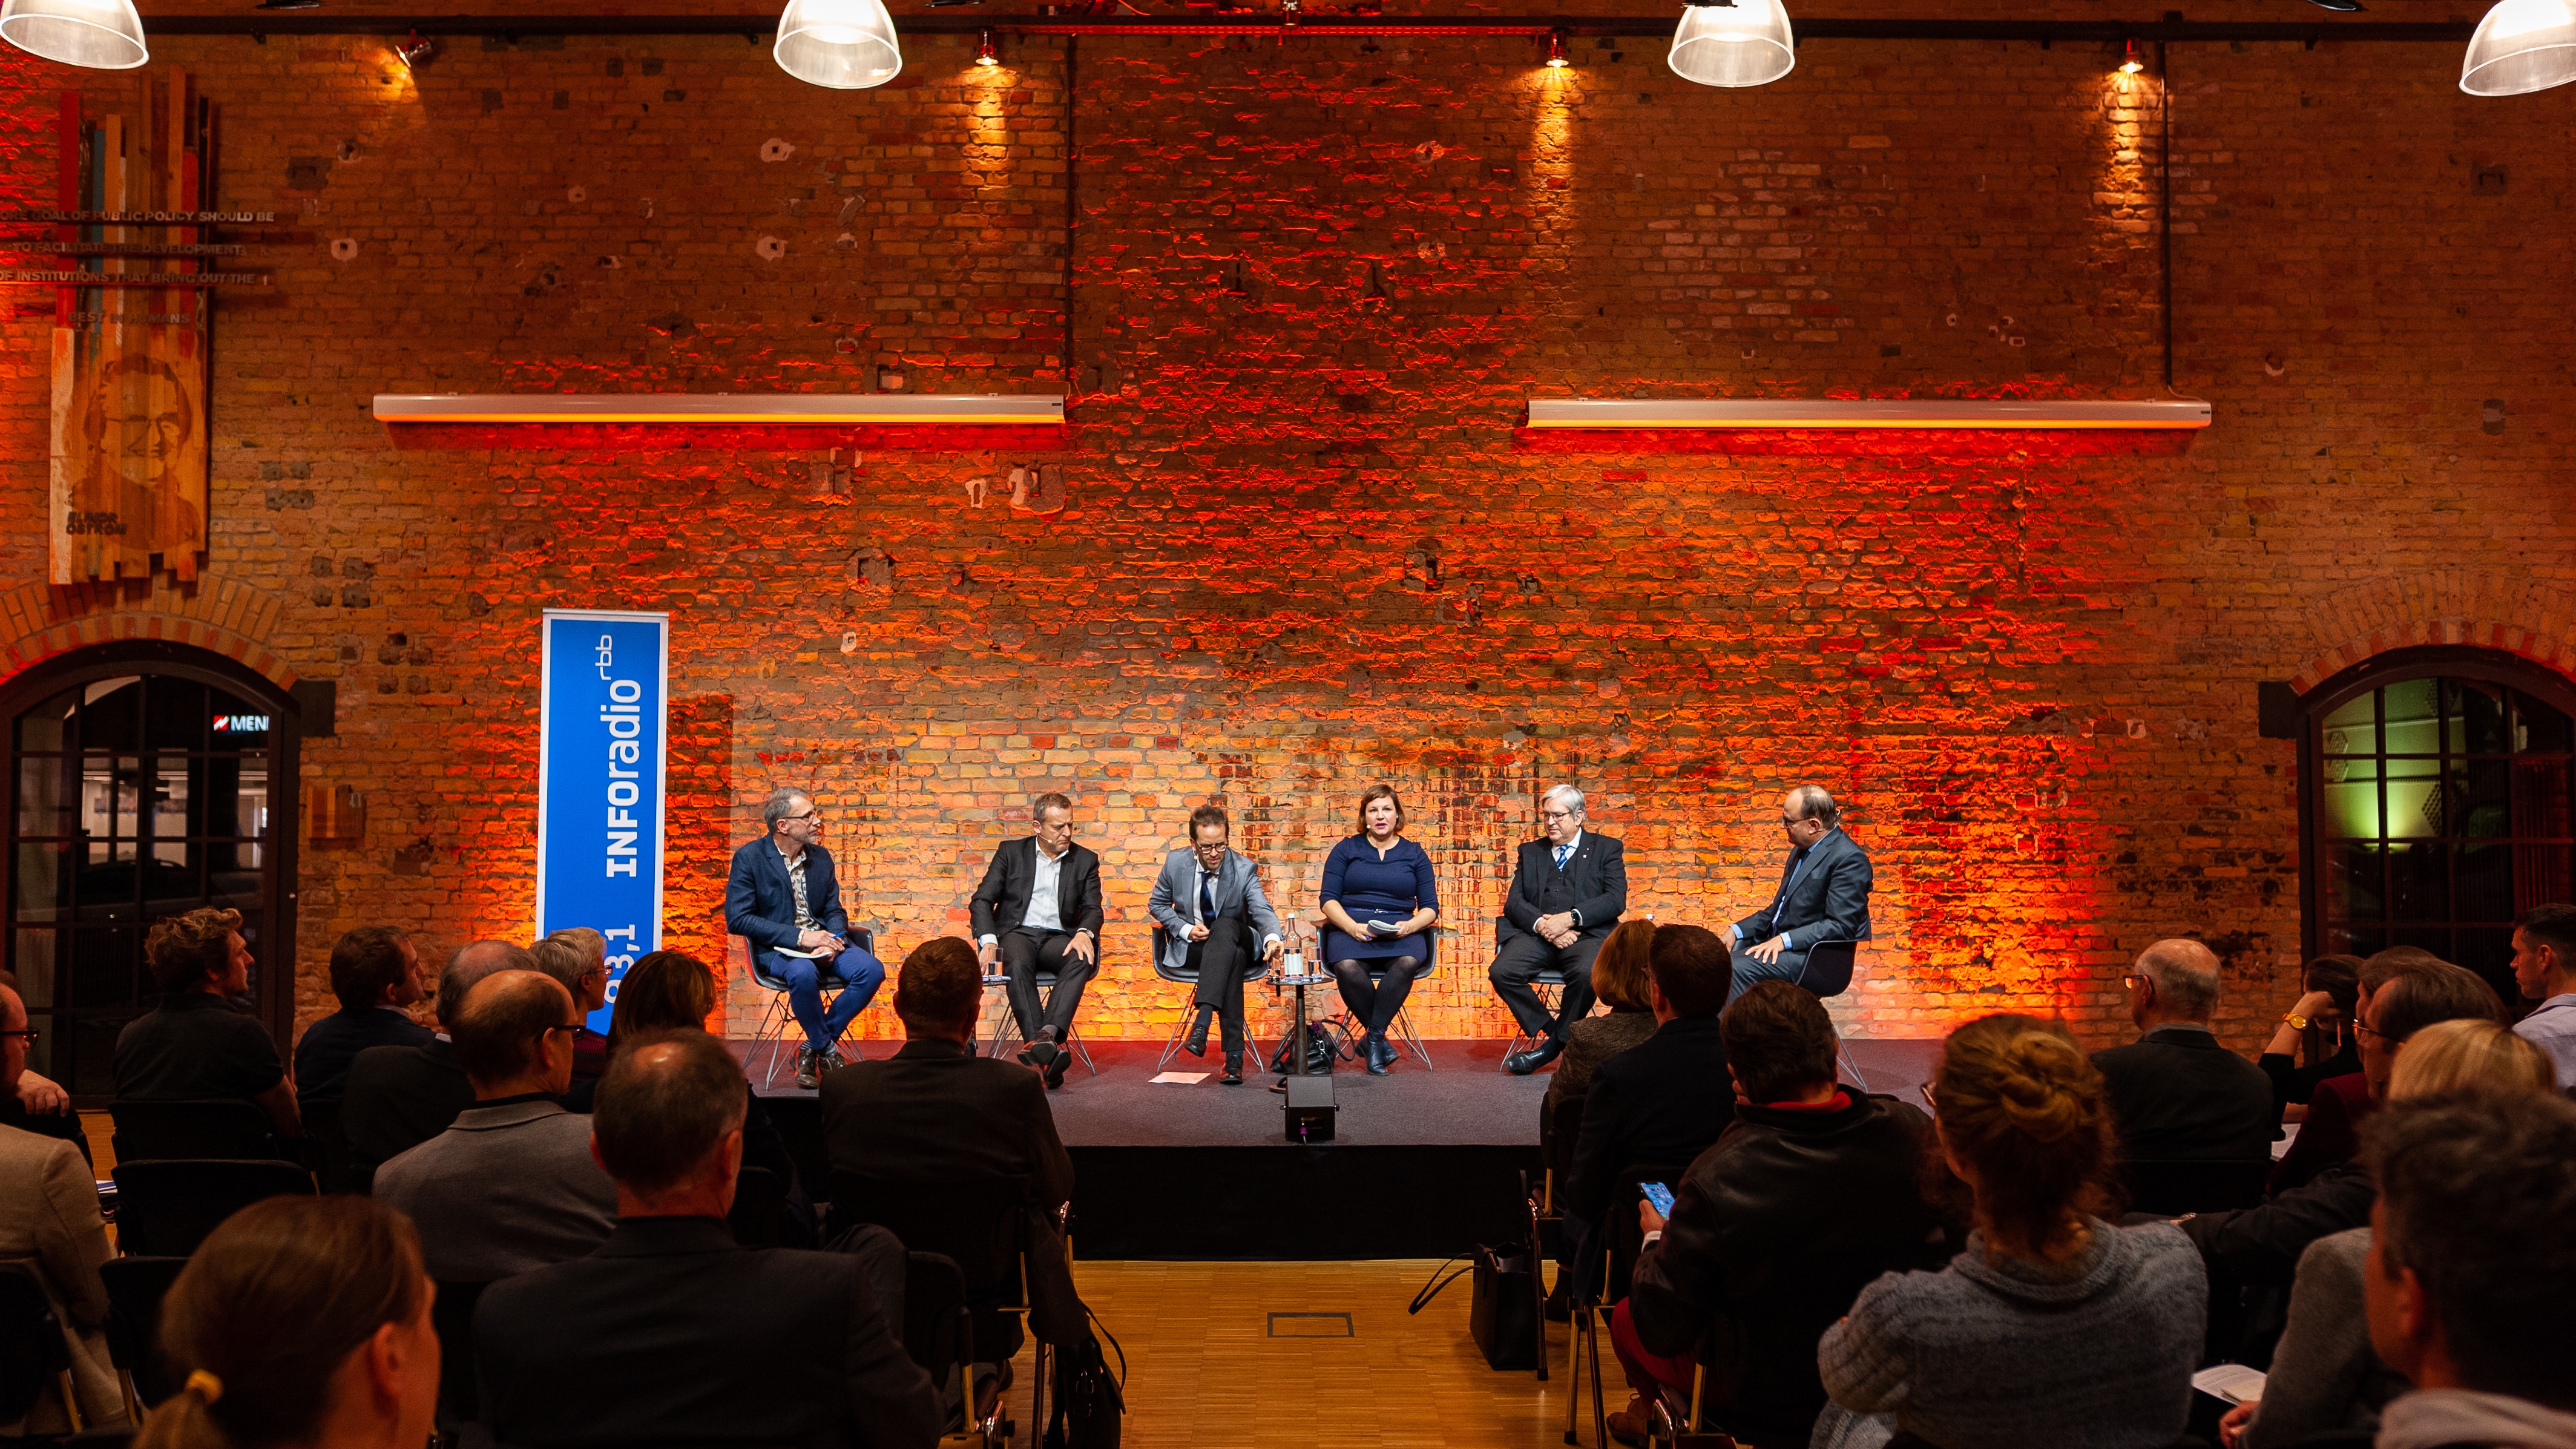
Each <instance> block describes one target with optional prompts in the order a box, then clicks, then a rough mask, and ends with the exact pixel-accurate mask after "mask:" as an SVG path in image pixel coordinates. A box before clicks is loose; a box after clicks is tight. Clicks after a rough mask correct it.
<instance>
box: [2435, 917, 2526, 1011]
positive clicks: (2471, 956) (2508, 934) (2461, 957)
mask: <svg viewBox="0 0 2576 1449" xmlns="http://www.w3.org/2000/svg"><path fill="white" fill-rule="evenodd" d="M2458 941H2459V944H2458V945H2457V946H2456V947H2455V948H2454V949H2456V950H2457V951H2458V952H2459V953H2460V954H2458V955H2457V956H2446V957H2444V958H2442V959H2444V960H2446V961H2449V962H2451V963H2452V964H2453V965H2456V966H2466V967H2468V968H2469V969H2470V970H2472V971H2475V972H2476V973H2478V974H2479V975H2480V976H2483V977H2485V978H2486V981H2487V984H2488V985H2489V986H2492V987H2494V988H2495V989H2496V994H2497V995H2498V996H2501V997H2503V998H2504V1004H2505V1005H2506V1006H2511V1005H2513V1003H2514V1000H2515V998H2516V997H2519V996H2520V995H2521V994H2522V988H2521V987H2519V986H2516V985H2515V984H2514V980H2513V928H2512V927H2510V926H2502V927H2496V928H2493V929H2489V930H2473V929H2468V928H2465V927H2464V928H2462V930H2461V931H2460V933H2459V937H2458Z"/></svg>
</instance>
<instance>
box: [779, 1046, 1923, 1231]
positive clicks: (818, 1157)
mask: <svg viewBox="0 0 2576 1449" xmlns="http://www.w3.org/2000/svg"><path fill="white" fill-rule="evenodd" d="M1089 1045H1090V1048H1091V1054H1092V1060H1093V1061H1094V1063H1095V1064H1096V1065H1097V1066H1098V1067H1099V1068H1100V1071H1099V1074H1098V1075H1096V1076H1095V1075H1093V1074H1091V1073H1089V1072H1086V1071H1084V1070H1083V1069H1082V1067H1081V1066H1080V1065H1079V1064H1077V1065H1076V1066H1075V1067H1074V1068H1073V1071H1072V1073H1071V1074H1070V1075H1068V1076H1067V1077H1066V1078H1065V1085H1064V1087H1063V1088H1062V1089H1061V1090H1059V1091H1057V1092H1055V1093H1054V1094H1053V1095H1052V1096H1051V1097H1050V1099H1049V1100H1050V1101H1051V1102H1052V1104H1053V1106H1054V1110H1055V1121H1056V1132H1057V1134H1058V1135H1059V1136H1061V1137H1062V1138H1063V1139H1064V1144H1065V1149H1066V1151H1067V1152H1069V1153H1070V1154H1071V1155H1072V1158H1073V1166H1074V1174H1075V1179H1076V1181H1077V1182H1078V1183H1079V1184H1080V1186H1079V1188H1078V1190H1077V1192H1076V1195H1075V1199H1074V1226H1073V1240H1074V1252H1075V1255H1076V1256H1078V1257H1083V1258H1096V1259H1178V1260H1189V1261H1202V1260H1225V1259H1242V1260H1341V1259H1348V1258H1445V1257H1449V1256H1451V1255H1453V1254H1458V1253H1463V1252H1465V1251H1467V1250H1468V1249H1469V1248H1470V1247H1472V1246H1473V1245H1474V1244H1476V1243H1479V1242H1486V1243H1501V1242H1506V1241H1509V1240H1511V1239H1512V1238H1513V1237H1514V1236H1515V1235H1516V1234H1515V1224H1516V1223H1518V1222H1519V1221H1520V1218H1519V1212H1520V1208H1519V1203H1520V1198H1521V1175H1522V1174H1523V1173H1524V1172H1526V1173H1528V1174H1529V1175H1530V1177H1532V1178H1535V1177H1537V1175H1538V1172H1539V1154H1538V1122H1539V1107H1540V1102H1541V1100H1542V1099H1543V1098H1544V1097H1545V1096H1546V1095H1547V1083H1548V1076H1549V1073H1548V1072H1538V1073H1535V1074H1533V1075H1530V1076H1527V1077H1514V1076H1509V1075H1506V1074H1505V1073H1504V1072H1503V1071H1502V1070H1501V1067H1502V1057H1503V1043H1502V1042H1500V1041H1497V1040H1491V1039H1486V1040H1478V1041H1438V1042H1430V1043H1427V1044H1426V1045H1427V1046H1428V1048H1429V1050H1430V1053H1431V1061H1432V1066H1431V1068H1430V1069H1427V1070H1426V1069H1425V1068H1424V1067H1423V1066H1422V1064H1421V1063H1420V1062H1419V1061H1418V1060H1416V1059H1414V1058H1413V1057H1411V1056H1410V1055H1408V1056H1407V1057H1406V1058H1405V1060H1404V1061H1402V1062H1401V1063H1399V1064H1398V1065H1397V1066H1396V1067H1395V1069H1394V1070H1393V1071H1391V1072H1389V1073H1388V1074H1387V1075H1386V1076H1383V1077H1372V1076H1369V1075H1368V1074H1367V1073H1366V1072H1364V1071H1362V1070H1360V1069H1359V1067H1358V1066H1357V1064H1355V1063H1353V1064H1346V1065H1345V1066H1344V1067H1343V1069H1342V1070H1340V1071H1338V1072H1335V1073H1334V1074H1333V1098H1334V1106H1335V1109H1336V1110H1335V1113H1334V1118H1335V1130H1334V1140H1333V1141H1331V1142H1329V1143H1317V1144H1306V1145H1300V1144H1296V1143H1292V1142H1290V1141H1288V1139H1287V1132H1286V1117H1285V1110H1284V1107H1285V1101H1286V1099H1285V1097H1283V1096H1282V1095H1281V1094H1280V1093H1278V1092H1274V1091H1270V1090H1268V1088H1269V1086H1270V1084H1271V1083H1273V1082H1275V1081H1276V1080H1278V1079H1277V1078H1276V1077H1272V1076H1266V1075H1264V1076H1251V1075H1247V1076H1246V1078H1245V1081H1244V1084H1243V1085H1242V1086H1240V1087H1228V1086H1223V1085H1220V1084H1219V1083H1218V1081H1217V1079H1216V1075H1215V1067H1214V1066H1212V1063H1213V1062H1214V1061H1215V1059H1216V1058H1217V1055H1218V1054H1217V1051H1216V1047H1215V1044H1214V1043H1213V1042H1211V1043H1210V1045H1209V1049H1208V1055H1209V1057H1210V1059H1211V1062H1209V1063H1202V1062H1200V1061H1198V1060H1197V1059H1196V1058H1193V1057H1189V1056H1186V1055H1183V1056H1176V1057H1174V1058H1173V1059H1172V1064H1171V1068H1170V1069H1171V1070H1173V1071H1189V1072H1196V1071H1208V1072H1209V1076H1208V1078H1207V1080H1205V1081H1203V1082H1199V1083H1196V1084H1193V1085H1189V1086H1174V1085H1160V1086H1158V1085H1155V1084H1154V1083H1153V1082H1152V1081H1151V1080H1150V1079H1151V1078H1152V1077H1153V1076H1154V1074H1155V1067H1154V1060H1155V1058H1156V1057H1157V1056H1159V1055H1160V1054H1161V1052H1162V1043H1160V1042H1093V1043H1090V1044H1089ZM1849 1045H1850V1048H1851V1054H1852V1058H1853V1060H1854V1061H1855V1062H1856V1063H1857V1064H1858V1065H1859V1067H1860V1070H1861V1073H1862V1075H1864V1076H1866V1077H1867V1078H1868V1079H1869V1087H1870V1089H1871V1090H1872V1091H1876V1092H1885V1093H1890V1094H1893V1095H1896V1096H1900V1097H1902V1098H1903V1099H1904V1100H1906V1101H1909V1102H1913V1103H1915V1104H1917V1105H1920V1104H1921V1101H1922V1098H1921V1097H1920V1095H1919V1092H1918V1089H1919V1088H1920V1087H1921V1085H1922V1083H1923V1082H1924V1081H1925V1080H1926V1079H1927V1078H1928V1076H1929V1074H1930V1067H1931V1062H1932V1057H1933V1053H1934V1052H1935V1051H1936V1050H1937V1049H1938V1048H1939V1045H1940V1044H1939V1042H1937V1041H1928V1040H1927V1041H1854V1042H1851V1043H1850V1044H1849ZM732 1046H733V1048H734V1050H735V1051H736V1052H737V1053H738V1054H742V1055H744V1056H746V1057H748V1056H749V1053H750V1047H751V1044H750V1043H749V1042H742V1041H737V1042H734V1043H732ZM899 1047H900V1043H896V1042H868V1043H866V1044H865V1050H866V1051H867V1052H868V1053H869V1054H870V1055H873V1056H891V1055H892V1054H893V1053H894V1052H895V1051H896V1050H897V1049H899ZM759 1060H760V1064H762V1065H765V1064H766V1061H767V1054H766V1053H765V1052H764V1053H763V1054H762V1056H761V1058H760V1059H759ZM753 1086H754V1089H755V1090H758V1089H759V1082H758V1081H757V1079H756V1078H755V1080H754V1082H753ZM761 1096H762V1099H763V1100H764V1102H766V1103H767V1105H768V1109H769V1112H770V1114H771V1116H772V1117H773V1118H774V1119H775V1120H776V1121H777V1123H778V1126H779V1129H780V1131H781V1132H782V1133H783V1134H785V1136H786V1137H787V1141H788V1147H789V1149H790V1151H791V1152H793V1153H794V1154H795V1156H796V1159H797V1164H798V1171H799V1172H800V1173H802V1174H803V1175H804V1178H805V1181H806V1183H807V1185H808V1188H809V1190H810V1189H813V1188H816V1187H818V1186H819V1185H820V1184H822V1183H823V1182H825V1181H827V1180H828V1179H827V1177H826V1175H825V1173H824V1167H823V1141H822V1117H821V1112H820V1109H819V1106H818V1105H817V1103H816V1102H815V1100H814V1099H815V1094H814V1093H812V1092H807V1091H802V1090H799V1089H797V1088H796V1087H795V1086H794V1084H793V1082H792V1079H790V1078H788V1077H787V1076H785V1075H783V1074H782V1075H781V1076H780V1078H779V1079H778V1087H777V1088H775V1089H771V1090H767V1091H762V1092H761Z"/></svg>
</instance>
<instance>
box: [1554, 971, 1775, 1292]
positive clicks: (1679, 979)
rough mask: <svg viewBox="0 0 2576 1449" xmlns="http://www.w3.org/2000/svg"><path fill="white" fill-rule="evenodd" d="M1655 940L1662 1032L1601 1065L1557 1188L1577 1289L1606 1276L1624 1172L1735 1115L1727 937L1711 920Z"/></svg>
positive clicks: (1654, 990)
mask: <svg viewBox="0 0 2576 1449" xmlns="http://www.w3.org/2000/svg"><path fill="white" fill-rule="evenodd" d="M1649 950H1650V953H1651V954H1650V955H1649V957H1648V959H1647V972H1648V977H1649V981H1648V992H1649V996H1650V999H1651V1001H1652V1002H1653V1006H1654V1012H1655V1022H1656V1026H1655V1034H1654V1035H1653V1036H1650V1037H1648V1038H1646V1039H1645V1040H1644V1041H1643V1042H1640V1043H1638V1044H1637V1045H1636V1046H1633V1047H1630V1048H1629V1049H1628V1050H1626V1051H1624V1052H1621V1053H1619V1054H1618V1055H1617V1056H1615V1057H1611V1058H1610V1059H1609V1060H1607V1061H1604V1062H1603V1063H1601V1065H1599V1066H1598V1067H1595V1068H1594V1069H1593V1071H1592V1086H1591V1088H1590V1089H1589V1090H1587V1091H1586V1092H1585V1093H1584V1094H1583V1130H1582V1132H1581V1133H1580V1134H1579V1135H1578V1136H1577V1137H1576V1138H1575V1139H1574V1165H1573V1166H1572V1167H1571V1168H1569V1169H1567V1171H1566V1174H1565V1190H1564V1191H1563V1192H1562V1193H1561V1194H1559V1195H1558V1198H1557V1201H1558V1202H1559V1203H1560V1204H1561V1205H1562V1206H1563V1207H1564V1209H1565V1233H1566V1237H1567V1239H1568V1240H1569V1243H1568V1248H1567V1253H1568V1257H1569V1261H1571V1262H1573V1263H1575V1264H1576V1265H1577V1267H1576V1272H1575V1275H1574V1276H1575V1286H1576V1289H1577V1291H1582V1290H1584V1289H1588V1288H1592V1287H1596V1286H1599V1285H1597V1284H1596V1283H1595V1282H1594V1280H1593V1279H1592V1277H1591V1276H1590V1274H1591V1269H1592V1265H1591V1264H1590V1262H1589V1261H1588V1260H1589V1257H1590V1256H1592V1255H1597V1254H1598V1253H1599V1251H1600V1246H1599V1245H1600V1243H1601V1241H1602V1240H1601V1238H1600V1237H1599V1236H1598V1235H1599V1234H1600V1232H1601V1231H1602V1229H1603V1227H1604V1226H1605V1224H1604V1223H1603V1217H1604V1215H1605V1214H1606V1213H1608V1212H1609V1210H1610V1208H1611V1207H1612V1206H1613V1203H1612V1201H1611V1199H1612V1195H1613V1194H1614V1193H1616V1192H1617V1191H1618V1190H1619V1183H1620V1180H1621V1178H1622V1177H1623V1175H1625V1174H1627V1173H1630V1172H1634V1171H1637V1170H1639V1169H1641V1168H1668V1169H1673V1170H1676V1171H1678V1170H1679V1169H1681V1168H1683V1167H1687V1166H1689V1165H1690V1164H1691V1163H1693V1162H1696V1161H1698V1160H1699V1155H1700V1154H1701V1153H1703V1152H1706V1151H1707V1150H1708V1149H1709V1147H1710V1145H1711V1144H1713V1143H1715V1142H1716V1141H1717V1139H1718V1137H1719V1136H1720V1135H1721V1134H1723V1133H1724V1132H1725V1131H1726V1128H1727V1124H1728V1123H1731V1122H1733V1121H1734V1120H1735V1087H1734V1084H1733V1083H1732V1082H1731V1081H1730V1080H1729V1078H1728V1077H1727V1075H1726V1042H1725V1039H1724V1037H1723V1036H1722V1034H1721V1033H1720V1030H1719V1027H1718V1021H1717V1014H1718V1012H1719V1010H1720V1009H1722V1008H1723V1007H1724V1006H1725V1005H1726V995H1727V991H1728V989H1729V988H1730V987H1731V986H1733V985H1734V982H1735V964H1734V962H1733V961H1732V960H1730V959H1729V958H1728V956H1727V952H1726V943H1725V942H1724V941H1722V940H1720V939H1718V936H1717V934H1716V933H1715V932H1713V931H1710V930H1709V929H1707V928H1706V927H1704V926H1657V927H1656V928H1655V935H1654V939H1653V940H1652V941H1651V942H1650V943H1649Z"/></svg>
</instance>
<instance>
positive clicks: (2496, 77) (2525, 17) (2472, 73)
mask: <svg viewBox="0 0 2576 1449" xmlns="http://www.w3.org/2000/svg"><path fill="white" fill-rule="evenodd" d="M2571 80H2576V0H2496V7H2495V8H2494V9H2492V10H2490V11H2488V12H2487V16H2486V18H2485V19H2484V20H2481V21H2479V22H2478V31H2477V34H2475V35H2472V36H2470V37H2469V53H2468V54H2467V55H2466V56H2464V57H2462V58H2461V61H2460V89H2462V90H2464V91H2467V92H2468V93H2469V94H2470V95H2473V96H2521V95H2529V94H2530V93H2531V92H2533V91H2545V90H2547V89H2549V88H2550V87H2551V86H2563V85H2565V84H2567V83H2568V82H2569V81H2571Z"/></svg>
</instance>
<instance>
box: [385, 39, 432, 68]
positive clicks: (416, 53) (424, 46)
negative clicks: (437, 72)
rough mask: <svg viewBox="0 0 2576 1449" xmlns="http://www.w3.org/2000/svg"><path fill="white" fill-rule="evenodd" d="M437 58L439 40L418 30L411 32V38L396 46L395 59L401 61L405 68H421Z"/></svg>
mask: <svg viewBox="0 0 2576 1449" xmlns="http://www.w3.org/2000/svg"><path fill="white" fill-rule="evenodd" d="M437 58H438V42H437V41H435V40H431V39H429V38H428V37H427V36H424V35H422V34H421V33H420V32H419V31H417V30H415V31H413V32H412V33H411V38H410V39H409V40H406V41H404V42H403V43H402V44H400V45H397V46H395V47H394V59H396V60H398V61H401V62H402V63H403V69H405V70H419V69H420V68H421V67H422V66H425V65H427V64H429V63H430V62H431V61H433V60H435V59H437Z"/></svg>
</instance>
